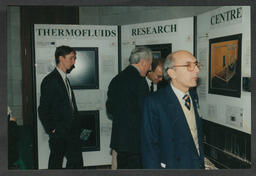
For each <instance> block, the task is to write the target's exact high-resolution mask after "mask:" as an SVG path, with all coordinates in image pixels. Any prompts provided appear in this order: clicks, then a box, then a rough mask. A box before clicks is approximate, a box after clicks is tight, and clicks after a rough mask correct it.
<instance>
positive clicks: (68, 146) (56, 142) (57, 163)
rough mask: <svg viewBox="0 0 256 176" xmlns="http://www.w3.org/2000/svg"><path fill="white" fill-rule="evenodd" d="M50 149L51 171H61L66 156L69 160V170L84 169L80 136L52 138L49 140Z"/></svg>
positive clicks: (49, 166)
mask: <svg viewBox="0 0 256 176" xmlns="http://www.w3.org/2000/svg"><path fill="white" fill-rule="evenodd" d="M49 147H50V156H49V162H48V168H49V169H61V168H62V164H63V159H64V156H65V157H66V158H67V164H66V168H67V169H81V168H83V157H82V150H81V141H80V139H79V136H72V137H71V136H68V137H59V136H51V137H50V139H49Z"/></svg>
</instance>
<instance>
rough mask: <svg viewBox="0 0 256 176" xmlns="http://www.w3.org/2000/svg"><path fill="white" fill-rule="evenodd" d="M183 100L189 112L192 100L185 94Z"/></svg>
mask: <svg viewBox="0 0 256 176" xmlns="http://www.w3.org/2000/svg"><path fill="white" fill-rule="evenodd" d="M183 99H184V101H185V106H186V107H187V108H188V110H190V98H189V95H188V94H185V95H184V97H183Z"/></svg>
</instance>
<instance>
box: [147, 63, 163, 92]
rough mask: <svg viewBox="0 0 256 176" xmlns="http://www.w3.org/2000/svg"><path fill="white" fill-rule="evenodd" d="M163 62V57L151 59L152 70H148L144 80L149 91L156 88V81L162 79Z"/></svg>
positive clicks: (153, 90)
mask: <svg viewBox="0 0 256 176" xmlns="http://www.w3.org/2000/svg"><path fill="white" fill-rule="evenodd" d="M163 62H164V59H162V58H159V59H153V61H152V70H151V71H149V72H148V74H147V76H146V81H147V83H148V88H149V91H150V92H155V91H157V89H158V83H159V82H160V81H162V80H163Z"/></svg>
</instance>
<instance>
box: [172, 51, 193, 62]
mask: <svg viewBox="0 0 256 176" xmlns="http://www.w3.org/2000/svg"><path fill="white" fill-rule="evenodd" d="M195 61H196V58H195V57H194V56H193V55H192V54H190V53H187V52H183V53H177V55H176V57H175V62H176V63H181V62H183V63H186V62H195Z"/></svg>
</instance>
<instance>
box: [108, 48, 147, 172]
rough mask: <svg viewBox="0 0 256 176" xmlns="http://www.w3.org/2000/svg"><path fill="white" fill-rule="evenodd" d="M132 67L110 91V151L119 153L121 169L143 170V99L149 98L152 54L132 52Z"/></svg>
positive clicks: (110, 87) (111, 85)
mask: <svg viewBox="0 0 256 176" xmlns="http://www.w3.org/2000/svg"><path fill="white" fill-rule="evenodd" d="M129 61H130V65H129V66H128V67H126V68H125V69H124V70H123V71H121V72H120V73H119V74H118V75H117V76H115V77H114V78H113V79H112V80H111V82H110V84H109V87H108V99H107V102H106V107H107V112H108V113H109V114H111V116H112V118H113V123H112V134H111V142H110V147H111V148H112V149H114V150H115V151H116V152H117V168H118V169H140V168H142V165H141V153H140V131H141V117H142V106H143V101H144V97H145V96H146V95H148V94H149V90H148V86H147V83H146V80H145V76H146V74H147V72H148V71H150V70H151V63H152V53H151V50H149V49H148V48H145V47H138V48H135V49H133V50H132V52H131V55H130V58H129Z"/></svg>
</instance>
